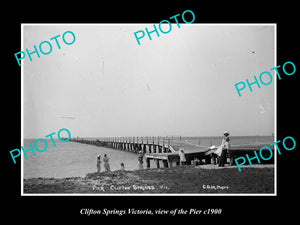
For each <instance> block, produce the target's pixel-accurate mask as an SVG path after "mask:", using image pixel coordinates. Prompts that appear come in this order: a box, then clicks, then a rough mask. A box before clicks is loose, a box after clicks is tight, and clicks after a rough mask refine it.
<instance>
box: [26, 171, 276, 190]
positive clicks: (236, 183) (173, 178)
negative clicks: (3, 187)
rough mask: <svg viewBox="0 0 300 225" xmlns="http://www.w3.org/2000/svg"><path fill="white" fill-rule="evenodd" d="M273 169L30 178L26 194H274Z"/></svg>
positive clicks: (27, 181) (118, 173)
mask: <svg viewBox="0 0 300 225" xmlns="http://www.w3.org/2000/svg"><path fill="white" fill-rule="evenodd" d="M273 192H274V168H273V167H265V168H253V167H245V168H243V170H242V171H241V172H239V171H238V170H237V169H236V168H224V169H204V168H199V167H192V166H180V167H173V168H166V169H149V170H139V171H116V172H111V173H106V172H103V173H100V174H97V173H91V174H87V175H86V177H85V178H80V177H71V178H62V179H56V178H31V179H25V180H24V193H25V194H26V193H91V194H92V193H99V194H108V193H118V194H122V193H142V194H149V193H150V194H155V193H173V194H174V193H175V194H176V193H186V194H189V193H195V194H201V193H273Z"/></svg>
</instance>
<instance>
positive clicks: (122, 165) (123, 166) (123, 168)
mask: <svg viewBox="0 0 300 225" xmlns="http://www.w3.org/2000/svg"><path fill="white" fill-rule="evenodd" d="M120 166H121V170H122V171H124V170H125V165H124V163H123V162H121V163H120Z"/></svg>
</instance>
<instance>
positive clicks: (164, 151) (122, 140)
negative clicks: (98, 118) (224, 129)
mask: <svg viewBox="0 0 300 225" xmlns="http://www.w3.org/2000/svg"><path fill="white" fill-rule="evenodd" d="M70 141H74V142H79V143H84V144H91V145H96V146H101V147H106V148H112V149H117V150H122V151H128V152H132V153H135V154H138V153H139V152H141V153H142V154H143V156H144V159H145V160H146V167H147V168H150V161H151V160H153V161H154V163H155V165H156V167H157V168H160V167H165V168H167V167H172V166H174V164H175V165H179V154H178V152H179V149H180V148H183V149H184V152H185V158H186V164H188V165H189V164H191V163H198V164H211V163H213V164H216V163H217V161H216V158H215V156H214V155H213V154H207V153H208V152H209V151H210V146H200V145H196V144H191V143H187V142H184V141H181V138H180V139H179V140H178V139H175V138H173V137H109V138H97V139H96V138H71V139H70ZM261 147H262V146H233V147H231V149H230V150H229V154H228V156H227V160H228V163H229V164H231V165H233V161H234V159H235V158H238V157H240V156H245V155H246V154H248V155H249V156H251V155H254V154H253V151H254V150H256V151H258V150H259V149H260V148H261ZM273 152H274V148H273ZM266 154H268V153H266ZM253 163H255V162H253ZM268 163H273V162H271V161H269V162H268Z"/></svg>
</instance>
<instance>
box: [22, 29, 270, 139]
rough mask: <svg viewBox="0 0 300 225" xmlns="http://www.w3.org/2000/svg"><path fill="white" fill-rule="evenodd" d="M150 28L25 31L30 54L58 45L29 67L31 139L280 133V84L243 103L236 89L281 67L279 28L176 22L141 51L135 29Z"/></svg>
mask: <svg viewBox="0 0 300 225" xmlns="http://www.w3.org/2000/svg"><path fill="white" fill-rule="evenodd" d="M146 27H147V28H148V29H149V30H151V27H153V24H81V25H79V24H64V25H57V24H54V25H49V24H44V25H43V24H36V25H34V24H23V28H22V29H23V40H22V49H21V50H22V51H25V49H26V48H27V49H28V50H29V52H31V51H33V50H34V48H33V45H36V46H37V47H38V46H39V44H40V43H41V42H42V41H49V42H50V43H51V44H52V52H51V53H50V54H48V55H43V54H41V53H40V58H38V57H37V56H36V54H33V55H31V57H32V61H30V60H29V59H28V56H26V57H25V59H24V60H22V79H23V87H22V93H23V117H22V123H23V126H22V129H23V134H24V137H25V138H36V137H44V136H46V135H48V134H50V133H52V132H56V133H57V132H58V131H59V130H60V129H61V128H67V129H68V130H69V131H70V132H71V134H72V136H73V137H76V136H80V137H110V136H121V137H123V136H171V135H178V136H179V135H181V136H220V135H222V134H223V132H224V131H225V130H228V131H229V132H230V134H231V135H233V136H240V135H272V133H274V111H275V110H274V98H275V92H274V88H275V85H274V80H275V79H273V82H272V83H271V84H270V85H267V86H264V85H261V88H260V89H259V88H258V87H257V86H253V92H250V91H249V89H248V88H246V89H245V90H243V91H242V92H241V94H242V96H241V97H239V96H238V94H237V91H236V89H235V86H234V85H235V84H236V83H238V82H241V81H244V82H245V80H246V79H249V81H254V77H253V76H254V75H256V76H257V77H259V74H260V73H261V72H263V71H270V69H271V68H273V67H275V66H276V65H275V56H274V55H275V49H274V45H275V39H274V32H275V29H274V25H266V24H264V25H242V24H236V25H232V24H231V25H217V24H213V25H212V24H210V25H208V24H205V25H201V24H180V28H178V27H177V25H176V24H172V30H171V31H170V32H169V33H168V34H163V33H160V36H159V37H157V36H156V34H155V33H153V34H152V35H151V36H152V40H149V38H148V37H147V35H145V37H144V38H143V39H140V42H141V45H138V44H137V41H136V39H135V37H134V32H136V31H139V30H144V31H145V28H146ZM165 30H167V29H165ZM66 31H72V32H73V33H74V34H75V37H76V40H75V42H74V43H73V44H71V45H66V44H65V43H64V42H63V41H62V39H61V37H62V35H63V34H64V33H65V32H66ZM57 35H60V37H59V38H58V41H59V43H60V47H61V49H58V48H57V45H56V43H55V41H54V40H50V38H52V37H55V36H57ZM65 37H66V40H67V41H68V42H69V41H71V40H72V38H71V37H70V35H66V36H65ZM68 38H69V39H68ZM43 47H44V51H46V50H47V46H46V45H44V46H43ZM271 74H273V78H275V77H276V75H275V76H274V72H271Z"/></svg>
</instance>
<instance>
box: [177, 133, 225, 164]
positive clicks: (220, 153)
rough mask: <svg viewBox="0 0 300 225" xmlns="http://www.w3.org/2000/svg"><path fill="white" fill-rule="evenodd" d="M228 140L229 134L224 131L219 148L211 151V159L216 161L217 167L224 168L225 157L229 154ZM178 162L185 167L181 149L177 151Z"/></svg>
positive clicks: (183, 154) (183, 153)
mask: <svg viewBox="0 0 300 225" xmlns="http://www.w3.org/2000/svg"><path fill="white" fill-rule="evenodd" d="M230 143H231V141H230V138H229V132H228V131H225V132H224V136H223V138H222V143H221V145H220V146H219V148H215V149H214V150H213V151H211V154H212V157H213V159H217V160H218V166H219V167H224V165H225V162H226V158H227V155H228V153H229V149H230ZM178 154H179V162H180V165H185V164H186V158H185V152H184V149H183V148H180V149H179V152H178Z"/></svg>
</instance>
